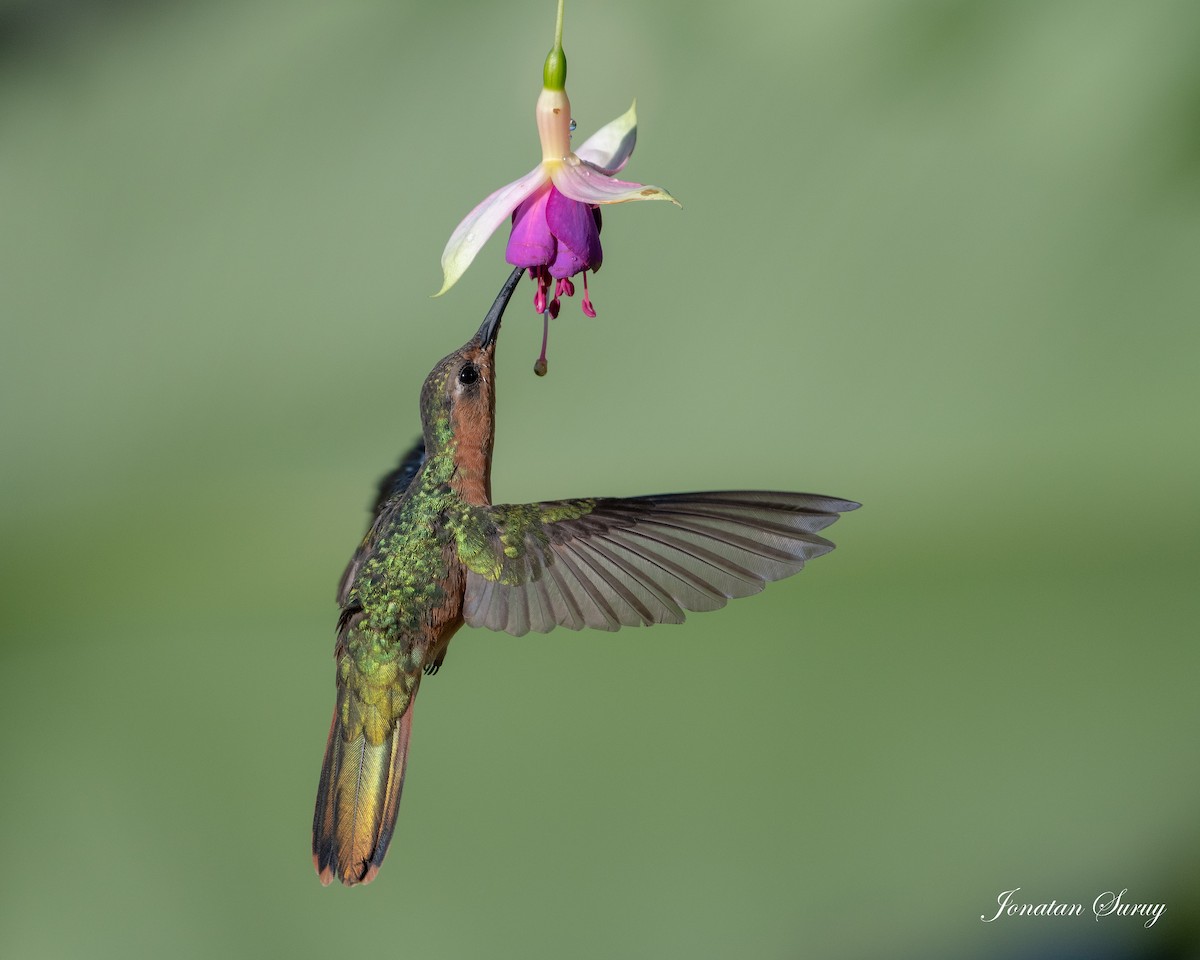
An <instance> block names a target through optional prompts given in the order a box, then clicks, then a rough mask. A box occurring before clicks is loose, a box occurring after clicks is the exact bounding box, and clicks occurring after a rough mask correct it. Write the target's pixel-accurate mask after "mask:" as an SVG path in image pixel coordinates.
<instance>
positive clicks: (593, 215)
mask: <svg viewBox="0 0 1200 960" xmlns="http://www.w3.org/2000/svg"><path fill="white" fill-rule="evenodd" d="M542 76H543V85H542V87H543V88H542V92H541V95H540V96H539V97H538V101H537V110H536V117H537V127H538V135H539V136H540V138H541V141H542V162H541V163H539V164H538V165H537V166H536V167H534V169H533V170H531V171H530V172H529V173H527V174H526V175H525V176H523V177H521V178H520V179H519V180H514V181H513V182H512V183H510V184H507V185H506V186H503V187H501V188H500V189H499V190H497V191H496V192H495V193H493V194H491V196H489V197H488V198H487V199H486V200H484V201H483V202H482V203H481V204H479V206H477V207H476V208H475V209H474V210H472V211H471V212H470V213H469V214H467V216H466V217H465V219H464V220H463V221H462V223H460V224H459V225H458V227H457V228H456V229H455V231H454V233H452V234H451V235H450V240H449V242H448V243H447V244H446V249H445V250H444V251H443V253H442V273H443V282H442V289H441V290H439V291H438V292H437V294H435V296H441V295H442V294H443V293H445V292H446V291H447V290H449V289H450V288H451V287H452V286H454V284H455V283H456V282H457V281H458V278H459V277H461V276H462V275H463V273H465V272H466V269H467V267H468V266H470V264H471V261H472V260H474V259H475V255H476V254H477V253H478V252H479V251H480V249H481V248H482V247H483V245H484V243H486V242H487V240H488V238H489V237H490V236H491V235H492V234H493V233H495V231H496V229H497V228H498V227H499V226H500V225H501V224H502V223H503V222H504V221H505V220H507V219H508V218H509V217H510V216H511V217H512V234H511V236H510V237H509V240H508V248H507V250H506V251H505V259H506V260H507V261H508V262H509V263H511V264H512V265H513V266H515V267H527V268H528V269H529V275H530V277H531V278H532V279H534V280H535V281H536V282H537V293H536V294H535V296H534V308H535V309H536V310H537V311H538V313H541V314H543V315H546V314H549V316H557V315H558V306H559V297H561V296H562V295H563V294H566V295H567V296H572V295H574V293H575V285H574V283H572V282H571V279H570V278H571V277H573V276H575V275H576V274H583V289H584V294H583V300H582V307H583V312H584V313H585V314H587V315H588V316H589V317H594V316H595V315H596V311H595V309H594V308H593V306H592V302H591V299H590V297H589V295H588V289H587V271H589V270H590V271H592V272H593V273H595V272H596V271H597V270H599V269H600V264H601V262H602V261H603V258H604V253H603V251H602V250H601V247H600V210H599V207H600V205H601V204H607V203H625V202H627V201H630V200H669V201H670V202H671V203H674V204H675V205H676V206H679V205H680V204H679V201H678V200H676V199H675V198H674V197H672V196H671V195H670V194H669V193H667V191H665V190H663V189H662V188H661V187H655V186H648V185H646V184H641V183H630V182H628V181H625V180H617V179H616V178H615V176H614V174H616V173H617V172H619V171H620V170H621V168H622V167H624V166H625V164H626V163H627V162H628V160H629V156H630V154H631V153H633V147H634V144H635V143H636V142H637V103H636V101H635V102H634V105H633V106H631V107H630V108H629V110H628V112H626V113H625V115H624V116H621V117H618V118H617V119H616V120H614V121H612V123H609V124H608V125H607V126H604V127H601V128H600V130H599V131H597V132H596V133H595V134H594V135H593V136H591V137H589V138H588V139H587V141H585V142H584V144H583V145H582V146H581V147H580V148H579V149H578V150H576V151H572V150H571V129H572V127H573V126H574V124H573V123H572V121H571V101H570V100H569V99H567V91H566V78H567V59H566V56H565V54H564V53H563V49H562V0H559V4H558V23H557V26H556V30H555V41H554V49H552V50H551V51H550V55H549V56H548V57H546V65H545V67H544V68H543V71H542ZM551 281H553V282H554V292H553V298H552V299H548V297H549V296H550V285H551ZM544 354H545V347H544V346H543V357H542V360H541V361H540V363H542V366H543V369H544V359H545V357H544Z"/></svg>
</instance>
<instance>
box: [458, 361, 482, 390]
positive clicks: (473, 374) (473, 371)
mask: <svg viewBox="0 0 1200 960" xmlns="http://www.w3.org/2000/svg"><path fill="white" fill-rule="evenodd" d="M477 380H479V368H478V367H477V366H475V364H473V363H464V364H463V367H462V369H461V370H459V371H458V382H459V383H461V384H464V385H465V386H468V387H469V386H470V385H471V384H473V383H475V382H476V381H477Z"/></svg>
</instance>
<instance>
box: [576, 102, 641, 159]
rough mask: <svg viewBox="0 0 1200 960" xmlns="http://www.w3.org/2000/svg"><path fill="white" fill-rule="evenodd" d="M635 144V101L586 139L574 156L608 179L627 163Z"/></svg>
mask: <svg viewBox="0 0 1200 960" xmlns="http://www.w3.org/2000/svg"><path fill="white" fill-rule="evenodd" d="M636 143H637V101H636V100H634V101H633V106H632V107H630V108H629V109H628V110H626V111H625V113H624V114H622V115H621V116H619V117H617V119H616V120H613V121H612V122H611V123H607V124H605V125H604V126H603V127H601V128H600V129H599V130H597V131H596V132H595V133H593V134H592V135H591V136H590V137H588V138H587V139H586V140H585V141H584V142H583V146H581V147H580V148H579V149H578V150H576V151H575V156H577V157H579V159H581V160H586V161H587V162H588V163H591V164H593V165H595V166H597V167H599V168H600V169H601V170H603V171H604V172H605V173H607V174H608V175H609V176H610V177H611V176H612V175H613V174H614V173H619V172H620V171H621V168H622V167H623V166H625V164H626V163H628V162H629V155H630V154H631V153H633V147H634V145H635V144H636Z"/></svg>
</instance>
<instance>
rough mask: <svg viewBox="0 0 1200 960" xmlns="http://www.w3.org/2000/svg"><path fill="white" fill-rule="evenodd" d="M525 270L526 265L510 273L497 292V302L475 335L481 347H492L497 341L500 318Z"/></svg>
mask: <svg viewBox="0 0 1200 960" xmlns="http://www.w3.org/2000/svg"><path fill="white" fill-rule="evenodd" d="M524 272H525V268H524V267H517V268H516V269H515V270H514V271H513V272H512V273H510V274H509V275H508V279H507V280H505V281H504V286H503V287H501V288H500V292H499V293H498V294H496V302H495V303H493V304H492V309H491V310H489V311H488V312H487V316H486V317H484V318H483V326H482V327H480V328H479V333H477V334H476V335H475V336H476V337H477V338H478V339H479V345H480V346H481V347H490V346H491V345H492V344H493V343H495V342H496V337H497V336H498V335H499V333H500V320H501V318H502V317H503V316H504V308H505V307H507V306H508V301H509V300H511V299H512V295H513V291H514V290H516V289H517V284H518V283H520V282H521V274H523V273H524Z"/></svg>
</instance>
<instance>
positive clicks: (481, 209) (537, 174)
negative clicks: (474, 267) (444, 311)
mask: <svg viewBox="0 0 1200 960" xmlns="http://www.w3.org/2000/svg"><path fill="white" fill-rule="evenodd" d="M545 182H546V170H545V168H544V167H543V166H542V165H541V164H540V163H539V164H538V165H537V166H536V167H534V168H533V169H532V170H531V171H530V172H529V173H527V174H525V176H523V177H521V179H520V180H514V181H513V182H512V183H509V184H506V185H504V186H503V187H501V188H500V189H499V190H497V191H496V192H495V193H493V194H491V195H490V196H488V198H487V199H486V200H484V201H483V202H482V203H481V204H479V205H478V206H477V207H476V208H475V209H474V210H472V211H471V212H470V213H468V214H467V215H466V216H465V217H464V218H463V221H462V223H460V224H459V225H458V226H457V227H455V228H454V232H453V233H452V234H450V240H449V241H448V242H447V243H446V249H445V250H443V251H442V289H441V290H439V291H438V292H437V293H435V294H434V296H435V297H440V296H441V295H442V294H443V293H445V292H446V291H447V290H449V289H450V288H451V287H452V286H454V284H456V283H457V282H458V278H459V277H461V276H462V275H463V274H464V273H465V272H466V269H467V267H469V266H470V265H471V261H472V260H474V259H475V254H477V253H478V252H479V251H480V250H481V249H482V248H483V245H484V244H485V243H487V240H488V237H490V236H491V235H492V234H493V233H495V232H496V228H497V227H499V226H500V224H502V223H503V222H504V221H505V220H507V219H508V218H509V216H511V215H512V212H513V210H514V209H515V208H516V207H517V205H518V204H520V203H521V201H522V200H524V199H525V198H526V197H528V196H529V195H530V194H532V193H533V192H534V191H535V190H537V188H538V187H540V186H541V185H542V184H543V183H545Z"/></svg>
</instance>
